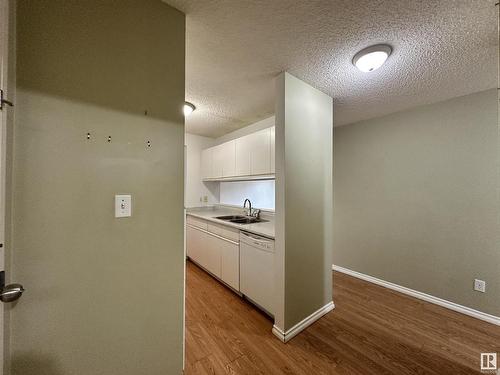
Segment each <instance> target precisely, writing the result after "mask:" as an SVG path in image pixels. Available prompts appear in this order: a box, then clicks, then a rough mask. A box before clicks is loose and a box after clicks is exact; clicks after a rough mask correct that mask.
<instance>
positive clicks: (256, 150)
mask: <svg viewBox="0 0 500 375" xmlns="http://www.w3.org/2000/svg"><path fill="white" fill-rule="evenodd" d="M250 137H251V145H250V164H251V171H250V172H251V174H252V175H258V174H269V173H271V129H269V128H268V129H264V130H261V131H258V132H256V133H253V134H251V135H250Z"/></svg>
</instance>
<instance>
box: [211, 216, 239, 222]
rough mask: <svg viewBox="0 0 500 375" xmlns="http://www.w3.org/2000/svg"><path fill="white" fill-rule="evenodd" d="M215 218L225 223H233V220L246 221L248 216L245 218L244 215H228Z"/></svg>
mask: <svg viewBox="0 0 500 375" xmlns="http://www.w3.org/2000/svg"><path fill="white" fill-rule="evenodd" d="M215 218H216V219H219V220H224V221H231V220H240V219H246V216H243V215H228V216H216V217H215Z"/></svg>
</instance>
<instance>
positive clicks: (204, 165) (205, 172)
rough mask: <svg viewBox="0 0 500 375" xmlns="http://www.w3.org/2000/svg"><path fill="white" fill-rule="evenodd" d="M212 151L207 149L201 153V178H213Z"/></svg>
mask: <svg viewBox="0 0 500 375" xmlns="http://www.w3.org/2000/svg"><path fill="white" fill-rule="evenodd" d="M212 151H213V150H212V149H211V148H207V149H206V150H202V151H201V177H202V178H211V177H212Z"/></svg>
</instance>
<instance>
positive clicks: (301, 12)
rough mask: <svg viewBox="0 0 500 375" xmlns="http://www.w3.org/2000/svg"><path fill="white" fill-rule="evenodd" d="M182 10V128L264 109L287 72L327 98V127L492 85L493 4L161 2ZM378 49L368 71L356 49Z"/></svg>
mask: <svg viewBox="0 0 500 375" xmlns="http://www.w3.org/2000/svg"><path fill="white" fill-rule="evenodd" d="M166 2H167V3H169V4H171V5H172V6H174V7H176V8H178V9H180V10H181V11H183V12H185V13H186V14H187V21H186V22H187V26H186V27H187V42H186V43H187V46H186V47H187V50H186V80H187V81H186V99H187V100H188V101H191V102H193V103H194V104H195V105H196V106H197V110H196V111H195V112H194V113H193V114H192V115H191V116H190V117H189V118H188V119H187V120H186V126H187V131H188V132H191V133H195V134H200V135H206V136H212V137H215V136H220V135H222V134H225V133H228V132H230V131H233V130H235V129H237V128H240V127H243V126H245V125H247V124H249V123H252V122H254V121H257V120H260V119H262V118H265V117H267V116H269V115H271V114H273V112H274V78H275V77H276V75H278V74H279V73H280V72H281V71H284V70H286V71H288V72H290V73H291V74H293V75H295V76H296V77H298V78H301V79H303V80H304V81H306V82H308V83H309V84H311V85H313V86H314V87H316V88H318V89H320V90H322V91H324V92H326V93H328V94H329V95H331V96H332V97H333V98H334V103H335V125H336V126H338V125H343V124H347V123H350V122H354V121H358V120H362V119H367V118H371V117H376V116H381V115H384V114H387V113H391V112H396V111H399V110H403V109H406V108H409V107H413V106H416V105H422V104H427V103H431V102H435V101H439V100H444V99H448V98H451V97H455V96H460V95H465V94H468V93H472V92H476V91H481V90H485V89H488V88H492V87H495V86H496V61H497V49H498V36H497V13H496V12H497V9H496V7H495V6H494V4H495V0H420V1H418V0H392V1H389V0H344V1H340V0H331V1H314V0H308V1H305V0H304V1H301V0H295V1H291V0H253V1H250V0H166ZM377 43H388V44H390V45H391V46H392V47H393V54H392V55H391V57H390V58H389V60H388V61H387V62H386V64H385V65H384V66H383V67H382V68H380V69H379V70H377V71H375V72H372V73H362V72H360V71H358V70H357V69H356V68H355V67H354V66H353V65H352V64H351V59H352V57H353V55H354V54H355V53H356V52H357V51H359V50H360V49H362V48H364V47H366V46H369V45H372V44H377Z"/></svg>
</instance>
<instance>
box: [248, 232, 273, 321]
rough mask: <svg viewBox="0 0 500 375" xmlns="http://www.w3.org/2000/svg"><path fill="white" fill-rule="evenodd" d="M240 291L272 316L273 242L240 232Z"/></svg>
mask: <svg viewBox="0 0 500 375" xmlns="http://www.w3.org/2000/svg"><path fill="white" fill-rule="evenodd" d="M240 291H241V293H243V295H244V296H245V297H247V298H248V299H249V300H250V301H252V302H253V303H255V304H256V305H258V306H259V307H260V308H262V309H263V310H265V311H266V312H267V313H269V314H271V315H274V240H271V239H269V238H266V237H261V236H258V235H255V234H252V233H248V232H243V231H240Z"/></svg>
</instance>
